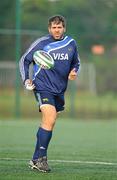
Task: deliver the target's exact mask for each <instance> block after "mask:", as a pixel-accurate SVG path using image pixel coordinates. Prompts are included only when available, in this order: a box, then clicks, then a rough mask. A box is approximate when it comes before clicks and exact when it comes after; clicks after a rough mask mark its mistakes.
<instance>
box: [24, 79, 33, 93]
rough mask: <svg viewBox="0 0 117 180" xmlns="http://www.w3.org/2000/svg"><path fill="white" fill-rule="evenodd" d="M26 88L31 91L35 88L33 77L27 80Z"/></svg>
mask: <svg viewBox="0 0 117 180" xmlns="http://www.w3.org/2000/svg"><path fill="white" fill-rule="evenodd" d="M25 88H26V89H27V90H30V91H31V90H33V89H34V88H35V85H34V84H33V82H32V80H31V79H27V80H26V81H25Z"/></svg>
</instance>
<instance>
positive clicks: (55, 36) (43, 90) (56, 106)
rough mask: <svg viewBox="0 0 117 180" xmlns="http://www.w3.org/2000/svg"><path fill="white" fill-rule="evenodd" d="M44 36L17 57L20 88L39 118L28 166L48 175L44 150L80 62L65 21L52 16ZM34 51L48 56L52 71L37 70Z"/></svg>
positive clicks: (45, 151) (57, 16)
mask: <svg viewBox="0 0 117 180" xmlns="http://www.w3.org/2000/svg"><path fill="white" fill-rule="evenodd" d="M48 32H49V33H48V35H46V36H44V37H41V38H39V39H37V40H36V41H35V42H34V43H32V44H31V45H30V47H29V48H28V50H27V51H26V52H25V54H24V55H23V56H22V57H21V60H20V63H19V66H20V73H21V77H22V80H23V83H24V85H25V86H26V88H27V89H29V90H33V91H34V95H35V97H36V100H37V102H38V105H39V111H40V112H41V114H42V118H41V124H40V125H39V129H38V131H37V140H36V145H35V151H34V154H33V156H32V160H31V161H30V162H29V165H30V167H31V168H32V169H37V170H39V171H42V172H50V170H51V169H50V167H49V165H48V161H47V150H48V145H49V143H50V140H51V138H52V131H53V128H54V125H55V122H56V119H57V113H58V112H60V111H63V110H64V106H65V101H64V93H65V91H66V88H67V84H68V80H75V79H76V77H77V75H78V73H79V69H80V59H79V53H78V49H77V45H76V42H75V40H74V39H73V38H72V37H70V36H67V35H66V34H65V32H66V20H65V18H64V17H63V16H61V15H55V16H52V17H50V18H49V20H48ZM37 50H43V51H46V52H48V53H49V54H50V55H51V56H52V57H53V59H54V61H55V65H54V68H52V69H50V70H46V69H41V70H40V71H39V72H38V67H37V65H36V64H35V63H34V60H33V54H34V52H35V51H37ZM32 62H33V67H34V69H33V71H34V72H33V73H34V74H33V78H32V79H30V77H29V66H30V64H31V63H32Z"/></svg>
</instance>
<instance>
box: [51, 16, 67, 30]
mask: <svg viewBox="0 0 117 180" xmlns="http://www.w3.org/2000/svg"><path fill="white" fill-rule="evenodd" d="M52 22H54V23H55V24H59V23H61V22H62V25H63V27H66V20H65V18H64V17H63V16H61V15H55V16H52V17H50V18H49V20H48V26H49V27H50V26H51V24H52Z"/></svg>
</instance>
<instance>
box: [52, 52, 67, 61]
mask: <svg viewBox="0 0 117 180" xmlns="http://www.w3.org/2000/svg"><path fill="white" fill-rule="evenodd" d="M52 54H53V58H54V59H55V60H68V59H69V57H68V54H67V53H52Z"/></svg>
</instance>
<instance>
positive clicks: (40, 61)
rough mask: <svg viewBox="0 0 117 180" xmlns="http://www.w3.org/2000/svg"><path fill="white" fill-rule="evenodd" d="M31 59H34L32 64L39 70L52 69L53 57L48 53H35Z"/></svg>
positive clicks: (39, 51)
mask: <svg viewBox="0 0 117 180" xmlns="http://www.w3.org/2000/svg"><path fill="white" fill-rule="evenodd" d="M33 59H34V62H35V63H36V64H37V65H39V66H40V67H41V68H44V69H51V68H53V67H54V59H53V57H52V56H51V55H50V54H49V53H47V52H45V51H43V50H38V51H35V52H34V55H33Z"/></svg>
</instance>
